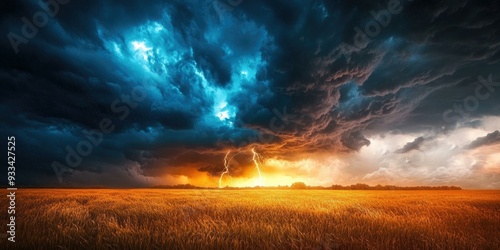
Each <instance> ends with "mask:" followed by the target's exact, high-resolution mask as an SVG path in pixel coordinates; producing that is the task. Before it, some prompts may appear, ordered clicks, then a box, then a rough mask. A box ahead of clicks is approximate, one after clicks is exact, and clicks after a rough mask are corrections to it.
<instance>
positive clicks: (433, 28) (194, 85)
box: [0, 0, 500, 186]
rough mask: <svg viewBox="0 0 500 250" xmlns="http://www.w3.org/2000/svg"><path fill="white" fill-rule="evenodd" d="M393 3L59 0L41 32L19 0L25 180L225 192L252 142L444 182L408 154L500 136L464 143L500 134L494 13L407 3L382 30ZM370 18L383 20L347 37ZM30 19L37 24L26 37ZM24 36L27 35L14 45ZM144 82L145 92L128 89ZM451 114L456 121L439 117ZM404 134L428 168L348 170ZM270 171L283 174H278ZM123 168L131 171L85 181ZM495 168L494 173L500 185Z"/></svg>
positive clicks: (9, 97) (404, 150) (4, 76)
mask: <svg viewBox="0 0 500 250" xmlns="http://www.w3.org/2000/svg"><path fill="white" fill-rule="evenodd" d="M49 2H53V3H55V2H56V1H49ZM66 2H67V3H66ZM389 2H390V1H378V2H377V1H375V2H374V1H347V2H346V1H320V0H310V1H305V2H304V1H284V0H274V1H263V0H257V1H243V2H242V3H241V4H240V5H238V6H236V7H234V8H233V9H232V10H231V11H226V12H224V13H219V12H218V11H216V10H215V9H214V5H213V2H212V1H202V2H200V1H169V2H168V3H166V2H164V1H149V2H148V3H147V4H146V3H144V2H141V1H138V0H134V1H127V2H126V3H114V2H102V1H96V0H92V1H86V2H85V3H83V2H77V1H65V2H64V4H63V1H62V0H60V1H57V3H59V10H58V12H57V14H55V15H54V16H53V17H52V16H50V15H49V16H50V17H49V18H48V19H47V23H46V24H45V25H43V26H39V27H38V25H37V22H38V21H36V20H33V17H34V16H35V14H36V13H38V12H40V11H42V12H43V11H44V8H43V5H40V4H39V3H38V1H35V0H33V1H23V2H18V1H6V2H5V4H4V5H3V7H1V9H0V16H1V17H0V30H1V31H2V34H4V35H3V37H4V39H0V46H1V48H2V49H1V52H0V53H1V55H2V56H1V57H0V81H1V82H2V85H1V91H0V113H1V116H2V119H1V121H0V131H2V135H5V136H10V135H15V136H16V137H17V138H18V139H17V140H18V141H19V146H18V147H19V148H18V150H19V154H20V155H23V157H22V158H20V159H19V161H18V163H17V164H18V165H19V169H20V172H19V175H20V182H21V183H23V184H25V185H88V184H92V185H94V184H95V185H97V184H102V185H116V186H127V183H130V186H141V185H150V184H152V183H160V184H175V183H187V182H189V183H192V184H196V185H206V186H215V185H216V184H217V182H216V181H214V180H215V179H216V177H217V176H218V174H220V172H221V171H223V158H224V155H225V154H226V152H227V151H228V150H233V151H234V152H236V151H242V154H241V155H239V157H237V158H235V160H236V161H237V162H238V164H237V166H236V165H235V166H234V167H233V168H232V169H233V170H232V171H233V172H232V175H234V176H236V177H238V176H239V177H243V176H252V175H253V172H252V171H253V165H252V161H251V160H250V159H251V157H250V155H249V150H250V148H252V147H256V150H258V151H259V152H260V153H262V155H263V156H264V158H267V159H275V160H279V161H284V162H289V164H291V165H293V166H297V165H296V164H298V162H304V161H306V162H307V160H306V159H314V160H311V162H315V164H312V163H311V164H309V165H308V166H310V167H311V168H318V169H317V170H314V171H312V170H311V171H312V172H314V173H322V174H326V173H327V172H328V173H329V170H328V169H336V168H337V167H338V166H351V167H346V168H342V169H343V170H342V171H343V172H344V175H346V176H350V177H349V180H351V181H353V182H354V181H363V180H368V179H376V178H379V180H381V181H383V180H386V181H390V180H392V179H390V178H389V177H390V176H398V175H399V174H403V173H405V174H404V176H406V177H405V179H406V180H407V181H408V182H409V183H410V182H416V181H417V180H418V181H420V182H422V181H424V180H425V181H426V184H432V183H441V179H440V178H441V177H440V176H445V174H444V173H445V172H446V171H448V170H443V169H441V170H437V169H434V170H432V171H431V170H429V171H430V172H429V174H428V175H425V176H427V177H428V178H427V179H425V178H423V177H422V178H421V177H415V178H414V179H412V178H411V174H415V175H416V176H424V175H420V172H419V174H417V173H415V171H417V170H415V169H419V168H418V167H419V166H423V164H424V163H423V162H418V161H416V160H414V159H412V158H411V157H412V156H411V155H413V154H419V153H425V152H427V151H426V150H431V149H433V148H434V146H435V143H438V141H439V139H436V138H446V136H450V135H456V134H457V133H458V131H462V130H463V129H477V128H478V127H480V128H484V129H486V128H488V129H490V130H489V131H486V130H485V134H486V133H489V132H491V131H496V132H494V133H491V134H488V135H487V136H486V137H483V138H481V137H479V135H477V136H476V137H475V138H474V139H471V140H470V142H471V143H470V145H469V146H466V145H462V146H461V147H462V148H467V150H468V151H467V152H469V151H470V152H472V151H474V149H476V148H479V147H480V146H482V145H490V146H491V145H493V146H495V145H496V144H494V142H496V141H498V140H497V139H498V138H497V137H498V134H495V133H498V130H500V127H498V125H495V124H493V125H491V124H489V123H488V122H489V121H490V120H492V119H496V118H495V117H499V114H500V103H499V101H498V100H500V89H499V88H498V86H496V85H495V84H494V83H497V82H499V79H500V76H499V75H496V72H497V71H498V66H499V65H500V62H499V60H500V43H499V40H500V36H499V33H498V28H497V27H498V25H500V22H499V21H500V19H499V17H498V15H497V13H498V11H499V6H498V4H497V3H496V2H495V1H482V2H477V1H476V2H473V1H467V0H462V1H458V2H454V3H450V2H447V1H434V2H432V3H431V2H427V1H396V2H397V3H398V6H400V7H401V11H400V12H398V13H394V14H391V20H390V22H388V23H385V24H386V25H384V23H383V22H382V23H381V22H380V20H381V19H380V18H381V17H380V16H377V15H381V13H384V10H386V9H387V6H388V4H389ZM51 9H52V10H54V9H53V8H51ZM373 13H375V14H373ZM221 15H222V16H221ZM23 17H25V18H23ZM373 23H375V24H377V25H379V27H380V31H379V32H377V34H376V35H374V36H370V37H369V39H365V40H366V41H365V43H363V46H361V47H354V46H352V45H354V43H355V41H356V39H358V38H359V37H361V36H363V35H362V34H361V33H360V32H359V30H361V31H362V32H364V33H365V35H367V34H366V33H367V30H366V28H367V27H368V26H369V25H373ZM32 26H33V27H35V28H36V29H37V32H36V35H34V36H33V37H31V38H29V39H28V38H27V37H26V36H25V35H26V34H24V33H30V31H33V30H32V28H33V27H32ZM30 27H31V28H30ZM11 33H12V34H16V35H17V36H21V37H24V38H25V39H26V41H27V42H20V43H19V44H17V45H15V46H13V44H12V40H11V39H9V36H8V34H11ZM368 33H370V32H369V30H368ZM368 35H369V34H368ZM345 44H349V45H351V47H345ZM13 47H15V48H16V49H13ZM16 51H17V53H16ZM489 75H492V78H491V81H492V83H493V84H492V85H491V86H488V87H485V88H483V89H482V90H481V91H483V92H481V93H480V94H481V96H486V94H488V95H487V96H488V97H487V98H481V99H480V100H479V99H477V100H478V102H477V103H475V102H471V101H470V100H472V99H470V100H469V99H467V97H469V96H474V95H476V91H477V89H478V85H479V84H481V83H480V82H478V80H477V79H478V77H479V76H482V77H483V78H484V79H487V78H488V76H489ZM138 87H140V89H141V90H143V92H144V96H145V98H144V99H143V100H141V101H138V100H136V99H134V98H133V97H134V93H135V95H137V94H138V92H137V88H138ZM484 91H487V92H484ZM136 97H137V96H136ZM139 99H140V98H139ZM470 107H473V109H472V108H470ZM447 109H452V110H453V112H454V114H455V115H456V117H457V118H456V119H453V120H452V121H447V120H445V119H443V112H445V111H446V110H447ZM492 117H493V118H492ZM103 119H109V121H110V124H111V125H112V126H113V128H114V129H113V132H111V133H107V134H104V135H103V138H102V142H101V143H99V145H96V146H94V147H92V152H91V153H89V154H88V155H86V156H84V157H82V159H81V163H80V164H78V166H76V167H74V168H73V167H71V170H72V171H64V174H63V175H62V177H63V178H62V179H63V183H62V184H61V183H60V182H59V179H58V178H57V175H56V173H55V172H54V169H53V164H54V162H58V163H61V164H63V165H65V166H68V167H69V165H68V161H67V158H68V154H70V151H71V150H78V145H79V144H80V143H81V142H82V141H84V140H89V139H88V136H87V135H88V133H89V131H93V130H96V129H99V126H100V125H99V124H100V123H101V122H102V121H103ZM467 131H469V130H467ZM471 131H472V130H471ZM471 133H472V132H471ZM475 133H476V132H474V134H475ZM396 135H397V136H402V137H404V138H405V139H406V141H405V142H404V143H403V144H401V143H400V141H398V143H397V144H398V147H390V150H389V149H388V151H387V152H386V153H387V154H386V155H385V156H384V157H389V159H387V161H394V162H398V161H399V160H400V159H402V157H409V158H408V162H409V163H408V164H410V163H411V164H413V165H412V166H417V168H415V169H411V170H406V169H397V170H396V169H394V168H392V167H391V166H390V165H384V164H383V163H380V162H376V161H371V163H370V164H372V165H369V164H360V165H362V167H361V166H358V167H356V166H354V165H355V164H351V162H355V161H357V160H360V159H361V158H363V157H361V158H360V155H362V154H363V152H365V151H366V150H371V149H373V148H376V147H378V145H379V144H377V143H376V142H374V140H375V141H376V140H378V139H376V138H379V139H380V138H381V136H386V138H392V137H394V136H396ZM415 135H418V136H415ZM397 136H396V137H397ZM495 136H496V137H495ZM478 137H479V138H478ZM374 138H375V139H374ZM423 138H426V139H423ZM427 138H430V139H427ZM495 138H497V139H495ZM386 142H387V141H386ZM408 142H409V143H408ZM387 143H390V142H387ZM47 145H50V146H47ZM82 145H83V144H82ZM68 147H69V148H70V149H69V150H68ZM393 152H396V153H399V154H394V153H393ZM77 153H78V152H77ZM443 154H444V153H443ZM463 154H464V155H467V154H469V153H463ZM445 155H446V154H445ZM489 155H490V157H493V156H492V155H494V154H493V153H491V154H489ZM332 157H333V158H332ZM436 157H437V156H436ZM443 157H444V156H443ZM462 157H465V156H462ZM484 157H486V156H481V157H480V158H481V159H483V158H484ZM315 158H317V159H315ZM327 159H329V160H327ZM356 159H357V160H356ZM363 159H364V158H363ZM360 161H363V162H364V160H360ZM405 161H406V159H405ZM368 162H370V161H368ZM492 162H496V161H495V160H493V161H492ZM320 163H321V164H323V163H324V164H326V165H321V164H320ZM269 164H270V163H269ZM318 164H320V165H321V166H320V165H318ZM405 164H406V163H405ZM411 164H410V165H411ZM425 164H427V163H425ZM428 164H430V163H428ZM432 164H437V163H436V162H433V163H432ZM440 164H441V163H440ZM443 164H444V163H443ZM443 164H441V165H443ZM477 164H479V163H477ZM438 165H439V164H438ZM438 165H436V166H438ZM441 165H439V166H441ZM473 166H476V165H474V164H473V165H471V166H467V167H466V168H467V169H468V170H469V171H470V172H469V174H463V175H461V176H457V177H456V178H457V179H462V180H464V183H465V182H467V181H466V180H470V178H473V177H471V176H474V174H475V173H476V172H477V171H480V170H478V168H477V167H473ZM358 168H360V169H358ZM361 168H362V169H361ZM294 169H295V170H296V171H297V173H300V175H298V174H293V176H294V177H293V178H310V177H307V176H308V175H314V174H312V172H307V171H306V172H303V171H302V170H300V167H299V169H297V168H294ZM487 169H489V170H488V171H496V170H492V169H495V168H494V167H491V166H489V167H487ZM295 170H294V171H295ZM267 171H268V172H269V173H271V172H272V173H274V175H275V176H276V178H278V176H279V174H278V172H279V171H280V168H276V167H272V166H271V165H270V166H268V169H267ZM283 171H285V170H283ZM332 171H333V172H335V173H337V172H336V171H337V170H332ZM464 171H465V170H464ZM465 172H466V171H465ZM465 172H464V173H465ZM115 173H116V176H120V178H111V179H109V180H110V181H105V180H107V179H108V178H102V179H101V178H97V179H98V180H103V181H95V182H94V181H90V179H95V178H94V177H95V176H113V175H115ZM495 173H496V175H491V176H490V178H491V179H492V180H493V181H494V182H495V183H498V180H499V179H498V178H499V177H498V173H497V172H495ZM301 176H302V177H301ZM340 176H341V175H340V174H339V175H338V178H337V177H335V176H334V175H330V176H329V177H328V181H326V180H325V181H322V182H321V183H322V184H325V185H327V184H333V183H335V182H340V181H342V180H343V179H342V178H343V177H340ZM381 176H385V177H384V178H382V177H381ZM280 178H281V177H280ZM282 178H285V177H282ZM286 178H288V177H286ZM286 178H285V179H286ZM290 178H291V179H290ZM290 178H289V179H286V180H288V181H291V180H292V179H293V178H292V177H290ZM346 178H347V177H346ZM387 178H389V179H387ZM308 180H309V181H310V182H314V180H312V179H308ZM344 180H345V179H344ZM430 180H434V181H430ZM427 181H428V182H429V183H427ZM327 182H328V183H327ZM472 182H474V181H472ZM318 183H319V182H318ZM457 183H458V184H460V182H457ZM467 183H469V182H467ZM477 183H481V180H479V179H478V181H477ZM346 184H350V183H346ZM470 185H475V184H474V183H472V184H470Z"/></svg>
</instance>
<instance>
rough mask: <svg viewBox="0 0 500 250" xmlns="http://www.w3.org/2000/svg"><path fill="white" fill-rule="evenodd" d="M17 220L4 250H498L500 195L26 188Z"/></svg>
mask: <svg viewBox="0 0 500 250" xmlns="http://www.w3.org/2000/svg"><path fill="white" fill-rule="evenodd" d="M4 197H5V196H4ZM0 204H1V205H2V207H6V206H7V201H6V199H2V200H1V201H0ZM2 210H4V209H2ZM4 214H6V213H4ZM2 218H3V219H2V224H4V225H5V224H6V223H4V222H6V221H7V217H6V215H5V216H3V217H2ZM16 218H17V221H16V223H17V227H16V242H15V243H10V242H7V239H6V238H2V239H1V240H2V243H1V245H2V248H4V246H6V247H7V249H11V248H17V249H40V248H44V249H500V191H468V190H457V191H334V190H162V189H120V190H119V189H30V190H26V189H25V190H18V192H17V208H16ZM5 231H6V230H5ZM5 231H4V232H5Z"/></svg>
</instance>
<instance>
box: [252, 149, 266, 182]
mask: <svg viewBox="0 0 500 250" xmlns="http://www.w3.org/2000/svg"><path fill="white" fill-rule="evenodd" d="M252 153H253V157H252V160H253V162H254V163H255V168H256V169H257V172H258V173H259V179H258V180H257V185H258V186H264V180H263V179H262V173H261V172H260V167H259V161H260V158H262V156H261V155H260V154H258V153H257V152H255V148H252Z"/></svg>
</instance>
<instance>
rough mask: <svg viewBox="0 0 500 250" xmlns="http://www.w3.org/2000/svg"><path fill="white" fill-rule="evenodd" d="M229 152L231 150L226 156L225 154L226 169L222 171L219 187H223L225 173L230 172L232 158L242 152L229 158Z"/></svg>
mask: <svg viewBox="0 0 500 250" xmlns="http://www.w3.org/2000/svg"><path fill="white" fill-rule="evenodd" d="M229 153H231V150H229V151H227V153H226V156H224V171H222V173H221V174H220V177H219V188H222V177H223V176H224V175H225V174H228V173H229V163H230V162H231V160H233V158H234V157H235V156H237V155H239V154H240V153H241V152H239V153H237V154H235V155H233V156H231V158H229V160H228V159H227V157H228V156H229ZM230 177H231V176H230Z"/></svg>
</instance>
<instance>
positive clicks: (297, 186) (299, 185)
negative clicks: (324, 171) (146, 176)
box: [153, 182, 462, 190]
mask: <svg viewBox="0 0 500 250" xmlns="http://www.w3.org/2000/svg"><path fill="white" fill-rule="evenodd" d="M153 188H164V189H219V188H215V187H211V188H207V187H197V186H194V185H191V184H178V185H159V186H154V187H153ZM222 189H235V190H237V189H325V190H462V188H461V187H457V186H408V187H405V186H396V185H380V184H379V185H376V186H370V185H368V184H364V183H357V184H353V185H348V186H342V185H337V184H334V185H331V186H328V187H324V186H308V185H306V184H305V183H304V182H294V183H292V185H290V186H286V185H285V186H274V187H260V186H255V187H229V186H226V187H224V188H222Z"/></svg>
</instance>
